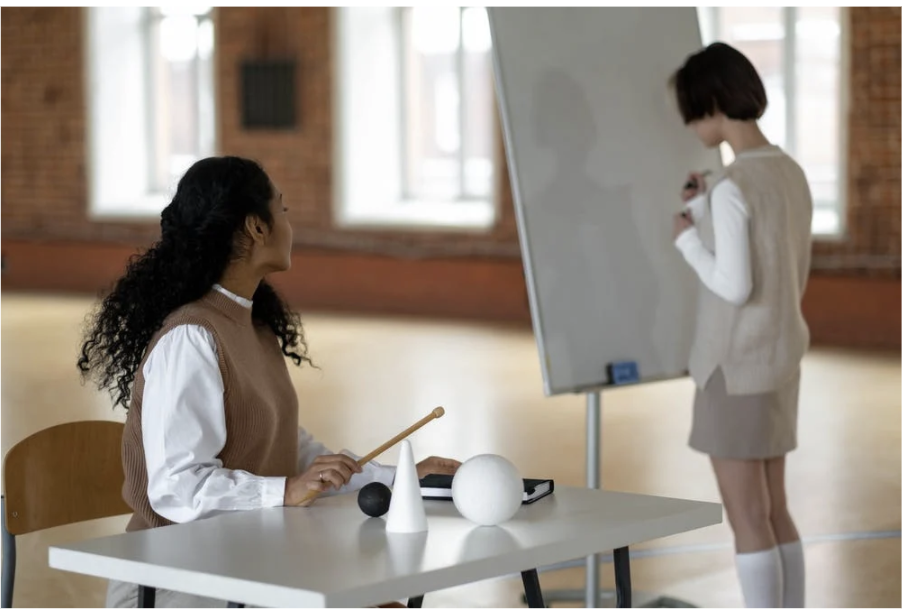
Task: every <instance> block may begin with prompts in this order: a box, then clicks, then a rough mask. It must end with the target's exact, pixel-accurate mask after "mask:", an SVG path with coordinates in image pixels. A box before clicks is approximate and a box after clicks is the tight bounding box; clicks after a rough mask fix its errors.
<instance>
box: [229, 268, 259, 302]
mask: <svg viewBox="0 0 912 615" xmlns="http://www.w3.org/2000/svg"><path fill="white" fill-rule="evenodd" d="M262 281H263V276H262V275H260V274H259V273H257V272H255V271H253V270H251V268H250V267H248V266H247V265H246V263H239V262H235V263H231V264H230V265H228V267H227V268H226V269H225V272H224V273H223V274H222V278H221V279H220V280H219V282H218V283H219V285H220V286H221V287H222V288H224V289H225V290H227V291H229V292H232V293H234V294H235V295H237V296H238V297H243V298H245V299H249V300H251V301H253V293H255V292H256V289H257V288H258V287H259V286H260V282H262Z"/></svg>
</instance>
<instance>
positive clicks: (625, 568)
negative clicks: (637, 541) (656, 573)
mask: <svg viewBox="0 0 912 615" xmlns="http://www.w3.org/2000/svg"><path fill="white" fill-rule="evenodd" d="M614 586H615V593H616V594H617V608H619V609H629V608H630V607H631V606H632V604H631V603H632V600H633V597H632V593H633V591H632V589H631V583H630V548H629V547H621V548H620V549H615V550H614Z"/></svg>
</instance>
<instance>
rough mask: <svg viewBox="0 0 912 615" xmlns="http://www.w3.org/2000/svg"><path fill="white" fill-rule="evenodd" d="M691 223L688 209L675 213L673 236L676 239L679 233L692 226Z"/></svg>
mask: <svg viewBox="0 0 912 615" xmlns="http://www.w3.org/2000/svg"><path fill="white" fill-rule="evenodd" d="M693 225H694V223H693V218H692V217H691V216H690V212H689V211H683V212H681V213H678V214H675V222H674V238H675V239H677V238H678V237H680V236H681V233H683V232H684V231H686V230H687V229H689V228H693Z"/></svg>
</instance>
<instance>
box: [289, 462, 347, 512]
mask: <svg viewBox="0 0 912 615" xmlns="http://www.w3.org/2000/svg"><path fill="white" fill-rule="evenodd" d="M362 471H363V470H362V469H361V465H360V464H359V463H358V462H357V461H355V460H354V459H352V458H351V457H349V456H348V455H321V456H319V457H317V458H316V459H314V462H313V463H312V464H310V467H308V468H307V469H306V470H304V472H302V473H301V474H298V475H297V476H294V477H292V478H289V479H288V480H286V481H285V506H297V505H298V502H300V501H301V500H303V499H304V496H306V495H307V492H308V491H317V492H320V493H322V492H323V491H326V490H327V489H332V488H335V489H341V488H342V487H343V486H344V485H347V484H348V481H350V480H351V477H352V474H358V473H360V472H362ZM313 501H314V500H311V501H310V502H308V503H307V504H305V506H306V505H308V504H310V503H311V502H313Z"/></svg>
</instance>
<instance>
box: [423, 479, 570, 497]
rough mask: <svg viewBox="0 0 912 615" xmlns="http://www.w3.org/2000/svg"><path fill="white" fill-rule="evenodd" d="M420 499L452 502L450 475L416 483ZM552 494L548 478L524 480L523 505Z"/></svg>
mask: <svg viewBox="0 0 912 615" xmlns="http://www.w3.org/2000/svg"><path fill="white" fill-rule="evenodd" d="M418 484H419V485H420V486H421V497H422V498H423V499H425V500H452V499H453V476H452V475H451V474H428V475H427V476H425V477H424V478H422V479H421V480H419V481H418ZM553 492H554V481H553V480H551V479H550V478H524V479H523V504H531V503H532V502H537V501H538V500H540V499H542V498H543V497H545V496H546V495H548V494H550V493H553Z"/></svg>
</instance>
